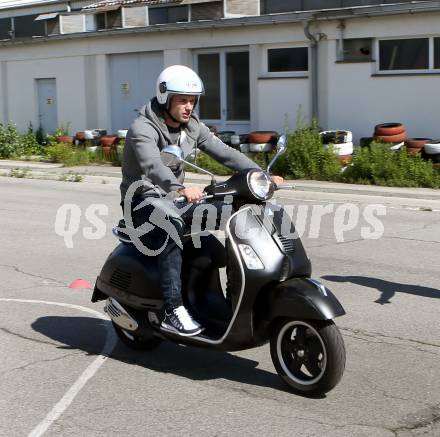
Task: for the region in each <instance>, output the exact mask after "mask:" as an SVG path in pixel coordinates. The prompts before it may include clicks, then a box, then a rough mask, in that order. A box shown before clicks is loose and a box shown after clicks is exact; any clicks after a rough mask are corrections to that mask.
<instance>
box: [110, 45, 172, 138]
mask: <svg viewBox="0 0 440 437" xmlns="http://www.w3.org/2000/svg"><path fill="white" fill-rule="evenodd" d="M162 68H163V54H162V52H148V53H129V54H123V55H111V56H110V80H111V105H112V131H113V132H116V131H117V130H118V129H128V127H129V126H130V124H131V123H132V121H133V119H134V117H135V116H136V112H137V110H138V109H140V108H141V107H142V106H143V105H144V104H145V103H146V102H147V101H148V100H149V99H150V98H151V97H152V96H153V95H154V94H155V86H156V79H157V76H158V75H159V73H160V72H161V71H162Z"/></svg>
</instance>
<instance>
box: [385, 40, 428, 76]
mask: <svg viewBox="0 0 440 437" xmlns="http://www.w3.org/2000/svg"><path fill="white" fill-rule="evenodd" d="M429 52H430V50H429V38H412V39H391V40H382V41H379V70H381V71H396V70H427V69H429V57H430V56H429V55H430V54H429Z"/></svg>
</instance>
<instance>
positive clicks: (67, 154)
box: [45, 143, 75, 164]
mask: <svg viewBox="0 0 440 437" xmlns="http://www.w3.org/2000/svg"><path fill="white" fill-rule="evenodd" d="M45 152H46V156H47V158H48V159H49V161H51V162H61V163H63V164H65V163H66V162H69V161H71V160H72V159H73V155H74V154H75V151H74V150H73V147H72V146H71V145H70V144H64V143H59V144H58V143H55V144H50V145H49V146H47V147H46V150H45Z"/></svg>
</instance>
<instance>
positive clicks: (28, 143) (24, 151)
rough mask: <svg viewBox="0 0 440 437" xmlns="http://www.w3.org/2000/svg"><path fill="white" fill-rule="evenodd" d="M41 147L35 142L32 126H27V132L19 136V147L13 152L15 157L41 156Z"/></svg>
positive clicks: (35, 137)
mask: <svg viewBox="0 0 440 437" xmlns="http://www.w3.org/2000/svg"><path fill="white" fill-rule="evenodd" d="M42 153H43V147H42V146H41V144H40V143H39V142H38V140H37V135H36V133H35V132H34V129H33V127H32V124H30V125H29V128H28V131H27V132H26V133H25V134H24V135H20V139H19V146H18V149H17V150H16V152H15V155H16V156H22V155H25V156H29V155H41V154H42Z"/></svg>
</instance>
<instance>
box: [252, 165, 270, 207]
mask: <svg viewBox="0 0 440 437" xmlns="http://www.w3.org/2000/svg"><path fill="white" fill-rule="evenodd" d="M248 186H249V190H250V192H251V193H252V195H253V196H255V197H256V198H257V199H259V200H268V199H270V198H271V197H272V194H273V192H274V185H273V182H272V180H271V178H270V176H269V175H268V174H267V173H266V172H264V171H261V170H255V171H252V172H249V174H248Z"/></svg>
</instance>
